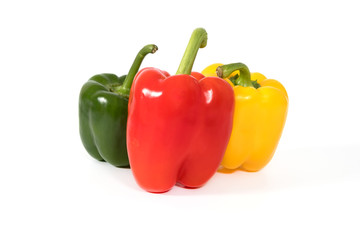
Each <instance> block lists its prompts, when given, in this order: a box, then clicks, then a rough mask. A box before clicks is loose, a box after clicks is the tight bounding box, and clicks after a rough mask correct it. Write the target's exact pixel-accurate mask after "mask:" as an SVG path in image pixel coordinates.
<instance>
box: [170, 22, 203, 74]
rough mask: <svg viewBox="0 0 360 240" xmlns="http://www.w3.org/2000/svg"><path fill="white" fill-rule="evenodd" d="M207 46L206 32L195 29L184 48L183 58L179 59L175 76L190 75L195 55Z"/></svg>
mask: <svg viewBox="0 0 360 240" xmlns="http://www.w3.org/2000/svg"><path fill="white" fill-rule="evenodd" d="M206 44H207V32H206V31H205V29H203V28H197V29H195V30H194V31H193V33H192V35H191V38H190V40H189V43H188V45H187V47H186V50H185V53H184V56H183V58H182V59H181V62H180V65H179V68H178V70H177V72H176V75H179V74H187V75H190V74H191V69H192V68H193V65H194V61H195V58H196V54H197V52H198V50H199V48H204V47H206Z"/></svg>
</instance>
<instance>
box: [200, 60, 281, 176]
mask: <svg viewBox="0 0 360 240" xmlns="http://www.w3.org/2000/svg"><path fill="white" fill-rule="evenodd" d="M216 65H217V66H216ZM220 65H222V64H213V65H210V66H209V67H207V68H205V69H204V71H203V72H202V74H203V75H205V76H214V74H215V75H216V68H217V67H218V66H220ZM238 74H239V73H238ZM251 80H257V81H258V83H259V84H260V85H261V87H259V88H258V89H255V88H253V87H242V86H234V85H233V84H232V86H234V94H235V111H234V122H233V130H232V133H231V137H230V140H229V144H228V146H227V149H226V152H225V155H224V158H223V160H222V162H221V165H222V167H223V168H225V169H229V170H234V169H241V170H245V171H249V172H255V171H259V170H260V169H262V168H263V167H265V166H266V165H267V164H268V163H269V161H270V160H271V158H272V157H273V155H274V153H275V150H276V147H277V145H278V143H279V140H280V137H281V134H282V131H283V128H284V125H285V121H286V116H287V110H288V95H287V92H286V90H285V88H284V86H283V85H282V84H281V83H280V82H278V81H276V80H274V79H266V77H265V76H264V75H262V74H261V73H251ZM223 172H226V171H223Z"/></svg>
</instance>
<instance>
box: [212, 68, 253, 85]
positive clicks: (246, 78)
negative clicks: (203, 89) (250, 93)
mask: <svg viewBox="0 0 360 240" xmlns="http://www.w3.org/2000/svg"><path fill="white" fill-rule="evenodd" d="M236 70H239V71H240V76H239V77H238V78H237V79H235V80H234V82H233V83H234V85H235V86H237V85H240V86H243V87H254V85H253V82H252V81H251V78H250V71H249V68H248V67H247V66H246V65H245V64H243V63H231V64H227V65H222V66H219V67H218V68H217V69H216V74H217V75H218V77H219V78H227V77H229V76H230V75H231V74H232V73H233V72H235V71H236Z"/></svg>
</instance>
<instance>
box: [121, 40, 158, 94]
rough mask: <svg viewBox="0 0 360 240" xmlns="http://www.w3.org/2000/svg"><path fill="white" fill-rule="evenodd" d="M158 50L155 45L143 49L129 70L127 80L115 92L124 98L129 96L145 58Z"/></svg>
mask: <svg viewBox="0 0 360 240" xmlns="http://www.w3.org/2000/svg"><path fill="white" fill-rule="evenodd" d="M157 50H158V47H157V46H156V45H154V44H149V45H146V46H145V47H143V48H142V49H141V50H140V51H139V53H138V54H137V55H136V58H135V60H134V62H133V64H132V66H131V68H130V70H129V73H128V74H127V75H126V78H125V80H124V82H123V84H122V85H121V86H118V87H116V88H115V89H114V91H115V92H116V93H118V94H120V95H123V96H127V97H128V96H129V94H130V89H131V85H132V82H133V80H134V77H135V75H136V73H137V72H138V71H139V68H140V65H141V63H142V61H143V60H144V58H145V56H146V55H147V54H149V53H155V52H156V51H157Z"/></svg>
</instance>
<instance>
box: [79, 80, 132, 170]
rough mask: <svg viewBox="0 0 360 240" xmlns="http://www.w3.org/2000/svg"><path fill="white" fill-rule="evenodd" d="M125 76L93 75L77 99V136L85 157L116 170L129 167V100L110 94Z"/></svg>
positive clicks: (121, 82) (113, 93)
mask: <svg viewBox="0 0 360 240" xmlns="http://www.w3.org/2000/svg"><path fill="white" fill-rule="evenodd" d="M125 77H126V75H124V76H121V77H117V76H116V75H115V74H99V75H95V76H93V77H92V78H90V80H89V81H88V82H87V83H85V84H84V86H83V87H82V89H81V92H80V99H79V120H80V136H81V140H82V143H83V145H84V147H85V148H86V150H87V151H88V153H89V154H90V155H91V156H92V157H94V158H96V159H97V160H99V161H106V162H108V163H111V164H112V165H114V166H116V167H129V159H128V155H127V150H126V124H127V114H128V102H129V98H128V97H126V96H122V95H119V94H117V93H115V92H113V89H114V87H116V86H121V85H122V84H123V82H124V80H125Z"/></svg>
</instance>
